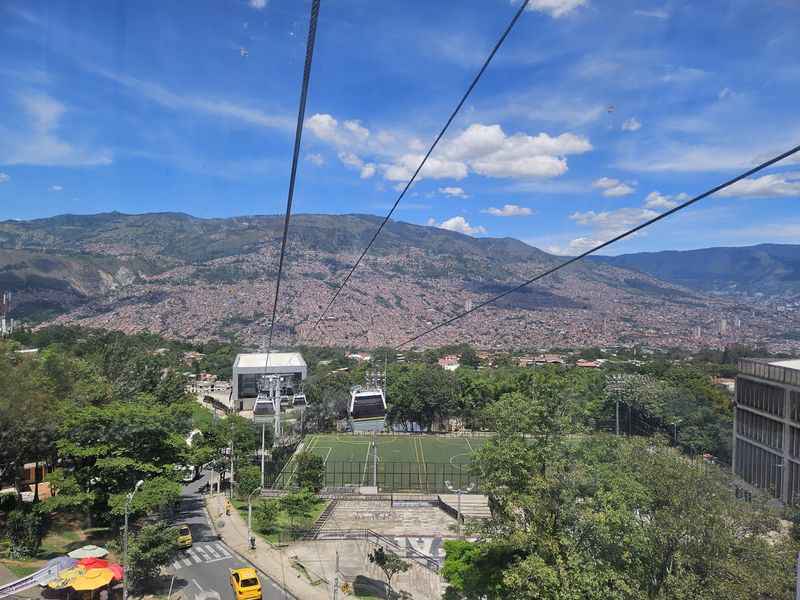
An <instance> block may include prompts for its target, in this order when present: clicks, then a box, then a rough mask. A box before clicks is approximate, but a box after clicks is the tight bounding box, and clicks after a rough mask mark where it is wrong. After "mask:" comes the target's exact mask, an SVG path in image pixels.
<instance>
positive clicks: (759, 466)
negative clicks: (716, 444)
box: [735, 438, 783, 498]
mask: <svg viewBox="0 0 800 600" xmlns="http://www.w3.org/2000/svg"><path fill="white" fill-rule="evenodd" d="M782 464H783V461H782V459H781V457H780V456H777V455H776V454H773V453H772V452H768V451H767V450H764V449H763V448H759V447H758V446H754V445H752V444H749V443H748V442H746V441H745V440H743V439H741V438H737V440H736V465H735V469H736V474H737V475H738V476H739V477H741V478H742V479H744V480H745V481H746V482H747V483H749V484H750V485H752V486H754V487H757V488H760V489H762V490H766V491H767V492H769V493H770V494H772V495H773V496H775V497H776V498H777V497H780V494H781V485H782V481H783V468H782Z"/></svg>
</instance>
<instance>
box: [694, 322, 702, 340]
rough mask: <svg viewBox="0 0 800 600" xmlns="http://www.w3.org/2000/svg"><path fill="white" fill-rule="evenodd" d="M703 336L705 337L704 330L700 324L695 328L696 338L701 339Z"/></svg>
mask: <svg viewBox="0 0 800 600" xmlns="http://www.w3.org/2000/svg"><path fill="white" fill-rule="evenodd" d="M701 337H703V330H702V329H701V328H700V325H698V326H697V327H695V328H694V339H696V340H699V339H700V338H701Z"/></svg>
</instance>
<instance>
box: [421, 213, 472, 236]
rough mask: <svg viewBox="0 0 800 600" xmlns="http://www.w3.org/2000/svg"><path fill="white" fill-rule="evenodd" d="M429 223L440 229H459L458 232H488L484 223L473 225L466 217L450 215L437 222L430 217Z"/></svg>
mask: <svg viewBox="0 0 800 600" xmlns="http://www.w3.org/2000/svg"><path fill="white" fill-rule="evenodd" d="M428 225H431V226H436V227H438V228H440V229H447V230H449V231H457V232H458V233H464V234H466V235H473V234H476V233H486V228H485V227H483V226H482V225H479V226H477V227H473V226H472V225H470V224H469V222H468V221H467V220H466V219H465V218H464V217H450V218H449V219H446V220H444V221H442V222H441V223H439V224H438V225H437V224H436V221H435V220H433V219H428Z"/></svg>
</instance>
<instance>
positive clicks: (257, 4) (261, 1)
mask: <svg viewBox="0 0 800 600" xmlns="http://www.w3.org/2000/svg"><path fill="white" fill-rule="evenodd" d="M247 4H248V5H249V6H250V8H255V9H256V10H261V9H262V8H264V7H265V6H266V5H267V0H248V2H247Z"/></svg>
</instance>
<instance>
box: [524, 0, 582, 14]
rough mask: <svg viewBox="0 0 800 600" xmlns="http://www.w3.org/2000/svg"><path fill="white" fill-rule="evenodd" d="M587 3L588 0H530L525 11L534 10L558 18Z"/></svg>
mask: <svg viewBox="0 0 800 600" xmlns="http://www.w3.org/2000/svg"><path fill="white" fill-rule="evenodd" d="M587 3H588V0H531V2H530V4H528V8H527V10H536V11H539V12H543V13H547V14H548V15H550V16H551V17H555V18H558V17H563V16H564V15H568V14H569V13H571V12H572V11H574V10H575V9H576V8H578V7H580V6H585V5H586V4H587Z"/></svg>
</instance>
